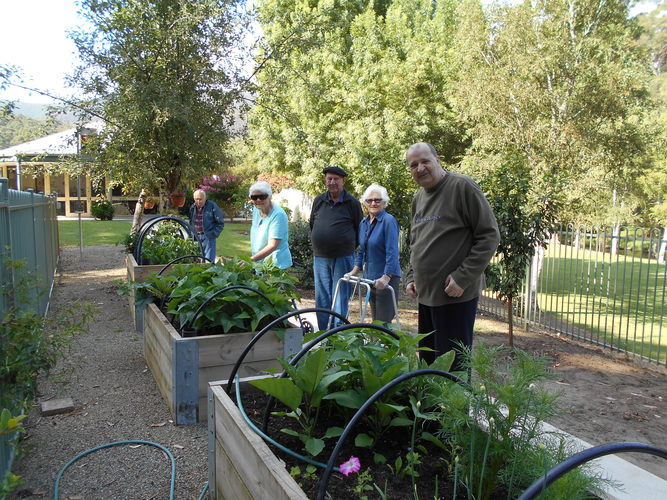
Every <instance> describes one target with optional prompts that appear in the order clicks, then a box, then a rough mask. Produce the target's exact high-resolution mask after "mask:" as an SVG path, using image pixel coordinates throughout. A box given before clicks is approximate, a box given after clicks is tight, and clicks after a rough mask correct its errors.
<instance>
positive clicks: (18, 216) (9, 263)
mask: <svg viewBox="0 0 667 500" xmlns="http://www.w3.org/2000/svg"><path fill="white" fill-rule="evenodd" d="M0 252H1V255H2V259H0V261H1V262H0V283H1V284H2V285H3V286H2V289H3V292H10V293H9V294H7V293H0V312H2V316H3V318H4V316H5V311H6V310H7V309H8V308H9V307H10V306H11V305H12V304H14V305H16V306H18V307H26V308H28V307H29V308H34V309H36V310H37V311H38V312H39V313H40V314H46V312H47V310H48V305H49V298H50V295H51V290H52V289H53V283H54V279H55V271H56V266H57V264H58V220H57V217H56V198H55V197H52V196H44V195H42V194H36V193H34V192H30V191H29V192H22V191H15V190H13V189H9V188H8V183H7V179H5V178H0ZM18 261H23V262H25V265H23V266H22V267H16V266H14V265H13V263H14V262H18ZM25 272H29V273H31V274H32V275H33V276H34V277H35V280H36V282H37V286H36V287H33V288H31V289H30V290H23V289H20V290H17V289H16V288H20V286H19V287H13V286H11V285H14V284H19V283H20V273H25ZM5 285H10V286H5ZM26 292H27V293H28V294H29V295H28V297H27V298H28V299H30V300H29V301H28V302H27V303H25V302H23V301H21V300H18V297H17V294H19V293H26ZM3 341H4V339H3V338H0V347H1V345H2V342H3ZM6 397H7V395H6V394H5V395H4V397H3V400H4V399H5V398H6ZM5 404H9V406H12V404H11V403H8V402H7V401H5ZM0 410H2V407H0ZM9 411H10V412H11V413H12V414H16V413H19V412H21V411H22V408H20V407H19V408H9ZM17 440H18V435H17V434H16V433H12V434H0V485H1V484H2V482H3V481H4V480H5V478H6V475H7V472H9V471H10V470H11V466H12V462H13V458H14V452H15V449H16V446H17Z"/></svg>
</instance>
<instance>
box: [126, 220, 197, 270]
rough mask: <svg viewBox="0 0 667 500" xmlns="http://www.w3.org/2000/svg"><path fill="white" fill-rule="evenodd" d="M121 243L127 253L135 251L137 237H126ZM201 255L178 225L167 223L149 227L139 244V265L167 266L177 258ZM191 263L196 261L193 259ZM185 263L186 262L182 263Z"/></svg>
mask: <svg viewBox="0 0 667 500" xmlns="http://www.w3.org/2000/svg"><path fill="white" fill-rule="evenodd" d="M122 243H123V244H124V245H125V249H126V251H128V253H133V252H134V250H135V249H136V244H137V235H133V234H130V235H128V236H127V237H126V238H125V239H124V240H123V241H122ZM186 255H201V248H200V247H199V243H198V242H197V241H195V240H191V239H189V238H186V237H185V235H184V234H183V229H182V227H181V226H180V225H179V224H174V223H172V222H169V221H165V222H160V223H158V224H155V226H153V227H151V229H150V230H149V231H148V232H147V234H146V235H145V237H144V239H143V240H142V242H141V256H140V259H139V260H140V261H141V262H138V264H139V265H157V264H168V263H169V262H171V261H172V260H174V259H176V258H178V257H184V256H186ZM192 261H193V262H194V261H196V259H194V258H193V260H192ZM182 263H186V261H185V260H184V261H182Z"/></svg>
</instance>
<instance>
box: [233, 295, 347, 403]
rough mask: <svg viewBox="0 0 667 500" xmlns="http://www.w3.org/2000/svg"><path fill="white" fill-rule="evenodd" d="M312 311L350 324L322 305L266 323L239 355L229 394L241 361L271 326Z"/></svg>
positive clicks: (291, 312) (290, 313) (300, 310)
mask: <svg viewBox="0 0 667 500" xmlns="http://www.w3.org/2000/svg"><path fill="white" fill-rule="evenodd" d="M310 312H322V313H327V314H331V315H333V316H336V317H337V318H338V319H340V320H342V321H344V322H345V323H347V324H349V321H348V320H347V318H345V317H344V316H342V315H341V314H339V313H337V312H336V311H330V310H329V309H323V308H321V307H309V308H306V309H297V310H296V311H290V312H288V313H287V314H284V315H282V316H281V317H280V318H277V319H274V320H273V321H272V322H271V323H269V324H268V325H266V326H265V327H264V328H262V329H261V330H260V331H259V332H257V334H256V335H255V336H254V337H253V338H252V340H251V341H250V342H248V345H247V346H246V347H245V349H243V352H242V353H241V355H240V356H239V357H238V359H237V360H236V364H235V365H234V368H233V369H232V372H231V373H230V374H229V379H228V381H227V389H226V391H227V394H231V393H232V383H233V382H234V378H235V377H236V373H237V372H238V371H239V368H240V366H241V363H243V360H244V359H245V357H246V356H247V355H248V353H249V352H250V349H252V347H253V346H254V345H255V344H256V343H257V341H258V340H259V339H261V338H262V337H263V336H264V335H265V334H266V333H267V332H268V331H269V330H270V329H271V328H273V327H274V326H276V325H279V324H280V323H282V322H283V321H285V320H286V319H289V318H291V317H292V316H299V315H301V314H304V313H310Z"/></svg>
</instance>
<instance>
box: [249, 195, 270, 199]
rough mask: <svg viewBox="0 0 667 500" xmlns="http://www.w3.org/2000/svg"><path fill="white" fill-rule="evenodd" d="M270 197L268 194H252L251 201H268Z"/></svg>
mask: <svg viewBox="0 0 667 500" xmlns="http://www.w3.org/2000/svg"><path fill="white" fill-rule="evenodd" d="M268 197H269V195H268V194H251V195H250V199H251V200H252V201H257V200H262V201H263V200H266V199H267V198H268Z"/></svg>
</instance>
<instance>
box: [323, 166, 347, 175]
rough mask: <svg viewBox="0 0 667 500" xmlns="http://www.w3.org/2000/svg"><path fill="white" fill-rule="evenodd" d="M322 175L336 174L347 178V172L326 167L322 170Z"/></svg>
mask: <svg viewBox="0 0 667 500" xmlns="http://www.w3.org/2000/svg"><path fill="white" fill-rule="evenodd" d="M322 173H323V174H336V175H340V176H341V177H347V172H346V171H345V170H343V169H342V168H340V167H326V168H325V169H324V170H322Z"/></svg>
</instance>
